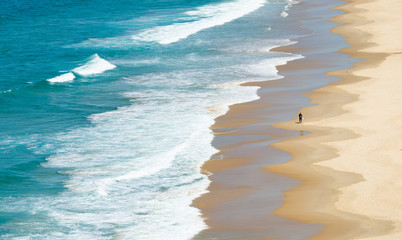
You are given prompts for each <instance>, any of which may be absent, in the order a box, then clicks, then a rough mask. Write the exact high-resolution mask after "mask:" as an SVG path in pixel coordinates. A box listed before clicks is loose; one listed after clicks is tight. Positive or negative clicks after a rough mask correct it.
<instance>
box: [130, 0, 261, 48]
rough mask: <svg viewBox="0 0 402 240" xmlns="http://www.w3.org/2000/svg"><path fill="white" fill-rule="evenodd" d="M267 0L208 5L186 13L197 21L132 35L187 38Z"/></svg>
mask: <svg viewBox="0 0 402 240" xmlns="http://www.w3.org/2000/svg"><path fill="white" fill-rule="evenodd" d="M265 2H266V0H255V1H249V0H236V1H233V2H226V3H221V4H215V5H206V6H202V7H199V8H197V10H194V11H188V12H186V13H185V14H186V15H189V16H190V17H193V18H198V20H196V21H192V22H185V23H174V24H171V25H168V26H159V27H155V28H152V29H148V30H144V31H143V32H141V33H140V34H138V35H134V36H132V39H133V40H135V41H145V42H159V43H160V44H170V43H173V42H177V41H179V40H181V39H185V38H187V37H188V36H190V35H192V34H195V33H197V32H199V31H201V30H204V29H207V28H211V27H215V26H219V25H223V24H225V23H228V22H231V21H233V20H235V19H238V18H240V17H243V16H245V15H247V14H249V13H251V12H253V11H255V10H257V9H258V8H260V7H262V6H264V4H265Z"/></svg>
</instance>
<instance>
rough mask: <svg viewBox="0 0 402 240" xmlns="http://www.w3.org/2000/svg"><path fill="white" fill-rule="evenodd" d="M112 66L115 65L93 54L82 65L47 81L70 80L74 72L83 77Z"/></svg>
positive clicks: (60, 81) (72, 78) (110, 68)
mask: <svg viewBox="0 0 402 240" xmlns="http://www.w3.org/2000/svg"><path fill="white" fill-rule="evenodd" d="M114 68H116V66H115V65H113V64H111V63H110V62H108V61H106V60H105V59H103V58H101V57H99V55H98V54H94V55H92V56H91V57H90V58H89V59H88V61H87V62H86V63H85V64H83V65H82V66H80V67H76V68H74V69H73V70H71V71H69V72H68V73H64V74H62V75H59V76H57V77H54V78H50V79H48V80H47V81H49V82H51V83H62V82H71V81H73V80H74V79H75V78H76V76H75V74H77V75H79V76H83V77H85V76H92V75H96V74H100V73H103V72H106V71H108V70H112V69H114Z"/></svg>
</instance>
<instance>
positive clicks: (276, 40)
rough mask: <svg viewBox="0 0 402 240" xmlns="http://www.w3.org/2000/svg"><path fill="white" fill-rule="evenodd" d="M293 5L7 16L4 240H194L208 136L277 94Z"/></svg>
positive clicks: (2, 36) (1, 50)
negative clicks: (241, 106) (233, 114)
mask: <svg viewBox="0 0 402 240" xmlns="http://www.w3.org/2000/svg"><path fill="white" fill-rule="evenodd" d="M289 4H290V1H286V0H272V1H270V0H268V1H265V0H254V1H248V0H229V1H217V0H210V1H207V0H205V1H202V2H201V1H195V0H182V1H173V0H154V1H132V0H113V1H111V0H102V1H101V0H87V1H77V0H75V1H73V0H71V1H67V0H63V1H55V0H41V1H24V0H11V1H1V2H0V29H1V31H0V46H1V47H0V65H1V68H0V133H1V135H0V163H1V165H0V209H1V210H0V238H2V239H3V238H4V239H20V238H19V237H22V239H84V238H86V239H113V238H119V239H120V238H121V239H189V238H191V237H192V236H194V234H196V233H197V232H198V231H200V230H202V229H203V228H204V227H205V225H204V223H203V220H202V218H201V217H200V216H199V212H198V210H197V209H195V208H193V207H191V206H190V205H191V202H192V200H193V199H194V198H196V197H197V196H199V195H200V194H202V193H203V192H205V189H206V188H207V186H208V184H209V181H208V179H207V177H206V176H205V175H202V174H201V173H200V166H201V165H202V164H203V163H204V162H205V161H206V160H208V159H209V157H210V156H211V155H212V154H213V153H215V151H216V150H215V149H214V148H213V147H212V146H211V140H212V135H211V134H210V131H209V126H210V125H211V124H212V123H213V119H214V118H215V117H217V116H219V115H220V114H223V113H225V111H226V110H227V106H228V105H230V104H233V103H238V102H244V101H249V100H253V99H256V98H257V96H256V89H255V88H252V87H240V86H239V84H240V83H242V82H247V81H264V80H276V79H278V78H280V77H279V76H278V75H277V72H276V69H275V66H276V65H278V64H283V63H285V62H286V61H289V60H292V59H296V58H298V57H300V56H295V55H291V54H284V53H274V52H270V51H269V50H270V49H271V48H273V47H275V46H281V45H287V44H290V43H291V41H290V40H289V39H291V38H293V37H296V36H297V35H298V34H301V33H299V32H294V31H293V32H292V31H289V29H293V30H294V26H293V25H292V24H294V23H290V22H287V21H286V11H287V9H288V8H289V7H290V5H289Z"/></svg>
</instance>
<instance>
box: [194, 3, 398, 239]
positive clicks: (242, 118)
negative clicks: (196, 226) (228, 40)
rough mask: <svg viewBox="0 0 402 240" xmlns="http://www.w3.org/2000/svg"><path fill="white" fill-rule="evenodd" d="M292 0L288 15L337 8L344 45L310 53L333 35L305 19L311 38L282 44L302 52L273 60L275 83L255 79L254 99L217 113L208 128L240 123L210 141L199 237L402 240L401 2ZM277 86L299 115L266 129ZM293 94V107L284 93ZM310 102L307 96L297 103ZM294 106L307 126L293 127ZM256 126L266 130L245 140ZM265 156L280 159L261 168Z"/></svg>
mask: <svg viewBox="0 0 402 240" xmlns="http://www.w3.org/2000/svg"><path fill="white" fill-rule="evenodd" d="M309 4H310V5H309ZM299 5H301V6H299V8H296V9H295V10H294V12H293V13H298V14H299V16H298V17H301V18H306V15H308V14H312V15H314V16H315V14H318V13H319V12H322V11H324V10H323V9H324V8H334V9H335V10H337V11H338V12H337V14H335V15H334V16H332V18H331V19H330V21H332V22H333V23H337V25H336V26H334V27H332V28H331V31H332V32H333V33H336V34H339V35H340V36H343V37H345V39H344V40H346V42H347V43H348V44H349V46H348V45H347V46H345V47H341V48H339V49H337V50H334V51H332V50H329V51H328V52H327V53H324V54H316V52H317V51H316V49H321V50H322V49H328V48H330V47H331V46H332V45H331V43H327V44H325V42H326V41H328V42H330V41H332V40H333V38H334V36H333V35H332V36H329V37H328V39H324V38H325V36H326V34H325V29H324V30H323V32H322V33H320V29H314V27H316V26H315V24H317V23H320V24H323V22H324V21H323V20H321V21H320V20H307V21H305V22H304V23H303V24H302V25H304V26H303V27H306V28H307V29H309V28H310V29H311V28H313V29H314V32H315V36H313V37H306V38H303V39H298V43H297V44H296V45H294V46H289V47H283V48H279V49H277V50H278V51H285V52H286V51H288V52H292V53H301V54H303V55H304V56H306V58H305V59H302V60H296V61H292V62H289V63H288V64H286V65H284V66H280V67H278V70H279V73H280V74H281V75H283V76H284V79H282V80H281V81H277V82H265V83H259V84H256V83H250V84H249V85H253V86H259V87H261V90H260V91H259V95H260V97H261V99H260V100H258V101H254V102H251V103H245V104H239V105H235V106H232V107H231V108H230V110H229V112H228V113H227V114H226V115H224V116H222V117H220V118H218V119H217V120H216V123H215V125H214V126H212V130H213V131H224V130H225V129H229V128H233V127H237V128H239V129H240V131H239V132H236V133H228V134H224V136H222V135H219V136H216V137H215V140H214V146H216V147H217V148H218V149H220V150H221V151H220V153H219V154H217V156H215V157H214V158H215V159H214V158H213V159H211V160H210V161H209V162H207V164H206V165H205V166H204V167H203V169H204V171H205V172H208V173H211V174H212V175H211V177H210V179H211V180H212V184H211V186H210V188H209V193H208V194H205V195H203V196H202V197H201V198H199V199H197V200H196V201H195V205H196V206H197V207H199V208H200V209H201V210H202V213H203V215H204V217H205V218H206V223H207V224H208V226H209V229H207V230H205V231H203V232H202V233H200V234H199V235H198V236H197V237H196V238H195V239H211V238H213V239H337V240H339V239H402V178H401V177H400V172H402V163H400V161H399V160H400V159H401V158H402V140H401V139H402V131H401V129H402V113H401V111H400V106H399V104H401V103H402V96H401V95H400V94H398V93H400V89H402V82H401V80H400V79H401V78H402V73H401V71H400V69H399V68H400V67H399V65H400V62H402V45H401V44H400V43H399V35H400V34H401V33H399V32H400V31H398V30H399V28H400V26H402V24H401V22H402V20H400V18H398V17H399V15H398V14H399V13H400V12H401V11H402V3H401V2H398V1H396V0H391V1H385V0H374V1H369V2H365V3H359V1H349V2H347V3H345V4H343V5H341V6H336V7H331V6H328V5H323V6H320V5H319V4H318V2H315V1H311V2H309V3H302V4H299ZM298 11H299V12H298ZM303 15H304V16H303ZM316 17H317V16H316ZM317 18H318V17H317ZM307 19H308V17H307ZM309 21H310V22H309ZM316 21H317V22H316ZM317 36H319V37H318V39H317ZM314 37H315V38H314ZM342 41H343V40H342ZM338 42H339V41H338ZM338 46H339V45H336V46H334V47H335V48H336V47H338ZM340 49H341V50H340ZM336 53H341V54H343V55H344V56H347V58H348V59H351V60H352V62H349V63H348V62H347V61H346V60H345V59H342V58H341V57H340V58H339V59H338V58H337V57H338V55H335V54H336ZM342 61H343V62H344V65H337V64H339V63H340V62H342ZM329 66H331V67H329ZM334 66H335V67H334ZM331 68H335V70H334V69H331ZM311 78H320V79H322V81H321V82H319V83H317V86H316V87H315V89H316V90H314V89H310V90H312V91H310V92H308V94H304V93H303V92H306V89H302V88H297V87H295V86H296V85H298V86H300V85H302V84H304V83H305V82H303V81H308V80H307V79H311ZM326 79H328V80H326ZM326 81H327V82H326ZM320 84H321V85H322V86H324V87H322V86H319V85H320ZM275 87H276V88H285V89H287V90H286V91H282V92H278V93H277V94H282V96H281V97H279V99H281V100H282V101H283V102H281V103H280V104H282V105H286V106H288V107H285V109H286V111H288V112H293V113H294V116H295V118H294V119H292V120H290V121H286V122H280V123H273V124H271V125H273V126H274V128H272V126H271V125H269V126H266V125H263V126H261V124H260V123H261V122H268V123H270V120H272V119H270V118H269V117H267V114H266V112H265V114H264V113H261V112H264V111H268V112H270V113H273V115H275V112H273V111H274V109H278V108H277V105H275V103H277V102H278V101H277V100H278V96H276V95H275V94H272V92H270V90H269V89H271V90H272V89H275ZM296 89H297V90H296ZM307 90H308V89H307ZM297 96H298V97H297ZM307 97H308V98H307ZM289 98H290V99H296V100H295V101H296V102H298V103H299V105H298V104H296V103H295V102H291V101H289V102H287V101H286V100H285V99H289ZM306 98H307V99H308V101H309V103H305V102H303V101H305V100H306ZM297 106H300V108H301V112H302V113H303V115H304V122H303V123H302V124H297V123H296V122H297V119H296V115H297V112H298V111H299V110H300V108H299V109H297ZM285 115H286V114H285ZM283 116H284V113H283V112H282V115H281V117H283ZM289 119H290V118H289ZM271 122H274V121H271ZM258 124H260V125H258ZM256 125H258V126H256ZM222 129H223V130H222ZM283 130H291V131H285V132H284V131H283ZM257 133H260V135H265V137H261V138H260V139H258V140H254V141H245V140H244V139H247V138H244V139H243V138H242V137H241V136H245V135H247V134H254V135H255V134H257ZM228 141H229V142H230V144H226V145H225V144H224V143H225V142H226V143H227V142H228ZM258 144H260V146H258ZM261 145H263V146H261ZM272 146H273V147H275V148H274V149H271V147H272ZM275 149H279V150H282V151H283V152H286V153H289V154H290V156H289V155H283V152H281V151H278V150H275ZM267 155H269V156H270V158H273V159H280V160H277V162H275V161H274V162H269V164H267V163H268V162H267V157H266V156H267ZM264 163H265V165H264ZM261 170H264V171H265V172H266V173H265V174H264V173H263V172H261ZM239 176H242V180H241V181H240V180H238V178H239ZM236 179H237V180H238V181H236ZM243 179H253V180H252V181H251V182H250V181H248V182H244V181H243ZM267 183H273V184H279V185H281V184H282V186H280V187H276V188H275V187H272V186H271V187H267ZM268 185H269V184H268ZM275 191H276V192H277V193H276V194H272V192H275ZM281 191H283V192H284V196H282V195H281V194H280V192H281ZM273 196H274V197H273ZM273 199H275V200H273ZM247 201H249V203H247ZM250 201H251V203H250ZM303 223H304V224H303ZM290 229H291V230H290Z"/></svg>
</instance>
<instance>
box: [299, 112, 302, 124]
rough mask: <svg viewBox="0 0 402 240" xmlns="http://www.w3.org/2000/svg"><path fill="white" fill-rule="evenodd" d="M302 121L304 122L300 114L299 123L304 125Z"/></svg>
mask: <svg viewBox="0 0 402 240" xmlns="http://www.w3.org/2000/svg"><path fill="white" fill-rule="evenodd" d="M302 121H303V115H302V114H301V113H299V123H302Z"/></svg>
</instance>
